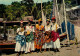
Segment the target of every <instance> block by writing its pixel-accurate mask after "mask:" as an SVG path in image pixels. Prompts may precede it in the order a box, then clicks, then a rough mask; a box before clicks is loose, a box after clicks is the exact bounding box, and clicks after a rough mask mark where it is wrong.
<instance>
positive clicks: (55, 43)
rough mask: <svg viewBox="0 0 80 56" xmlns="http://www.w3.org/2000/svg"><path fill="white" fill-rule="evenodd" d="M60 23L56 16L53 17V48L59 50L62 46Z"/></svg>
mask: <svg viewBox="0 0 80 56" xmlns="http://www.w3.org/2000/svg"><path fill="white" fill-rule="evenodd" d="M58 29H59V25H58V24H57V23H56V19H55V17H53V18H52V27H51V30H52V32H51V40H52V41H53V48H54V49H55V51H59V49H58V48H60V38H59V33H58Z"/></svg>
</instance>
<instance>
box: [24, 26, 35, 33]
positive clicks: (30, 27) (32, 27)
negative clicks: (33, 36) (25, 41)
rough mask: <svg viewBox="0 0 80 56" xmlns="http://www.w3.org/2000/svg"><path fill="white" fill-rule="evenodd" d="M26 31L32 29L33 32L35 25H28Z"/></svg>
mask: <svg viewBox="0 0 80 56" xmlns="http://www.w3.org/2000/svg"><path fill="white" fill-rule="evenodd" d="M25 31H30V32H31V31H32V32H35V30H34V26H26V29H25Z"/></svg>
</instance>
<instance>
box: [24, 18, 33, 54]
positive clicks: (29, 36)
mask: <svg viewBox="0 0 80 56" xmlns="http://www.w3.org/2000/svg"><path fill="white" fill-rule="evenodd" d="M28 21H29V22H28V25H27V26H26V27H25V31H26V33H25V35H26V51H25V53H28V52H31V51H34V50H35V47H34V32H35V31H34V26H32V24H31V23H32V22H33V20H32V19H30V20H28Z"/></svg>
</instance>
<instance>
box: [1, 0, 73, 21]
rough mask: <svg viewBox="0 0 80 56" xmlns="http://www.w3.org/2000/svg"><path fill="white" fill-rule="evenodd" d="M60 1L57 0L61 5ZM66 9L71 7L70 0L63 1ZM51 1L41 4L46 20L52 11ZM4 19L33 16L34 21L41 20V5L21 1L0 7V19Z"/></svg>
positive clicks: (29, 1) (31, 1)
mask: <svg viewBox="0 0 80 56" xmlns="http://www.w3.org/2000/svg"><path fill="white" fill-rule="evenodd" d="M61 2H62V0H58V4H61ZM65 3H66V7H71V6H72V4H71V3H72V0H65ZM52 4H53V0H52V1H51V2H50V1H48V2H44V3H42V5H43V6H42V7H43V8H42V9H43V12H44V13H45V15H46V16H47V18H49V17H50V14H51V11H52V7H53V6H52ZM3 14H4V15H5V17H6V18H7V20H17V19H16V18H23V17H25V16H34V19H38V18H41V3H34V1H33V0H22V1H21V2H12V3H11V5H3V4H1V5H0V17H4V15H3Z"/></svg>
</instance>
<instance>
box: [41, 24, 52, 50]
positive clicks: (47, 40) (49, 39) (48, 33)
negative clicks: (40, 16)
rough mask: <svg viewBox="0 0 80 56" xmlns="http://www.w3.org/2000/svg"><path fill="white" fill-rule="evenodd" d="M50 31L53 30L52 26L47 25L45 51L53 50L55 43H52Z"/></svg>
mask: <svg viewBox="0 0 80 56" xmlns="http://www.w3.org/2000/svg"><path fill="white" fill-rule="evenodd" d="M50 30H51V25H46V26H45V43H44V44H43V47H42V48H43V49H46V48H52V46H53V45H52V44H53V42H52V41H51V38H50V33H51V32H50Z"/></svg>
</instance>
